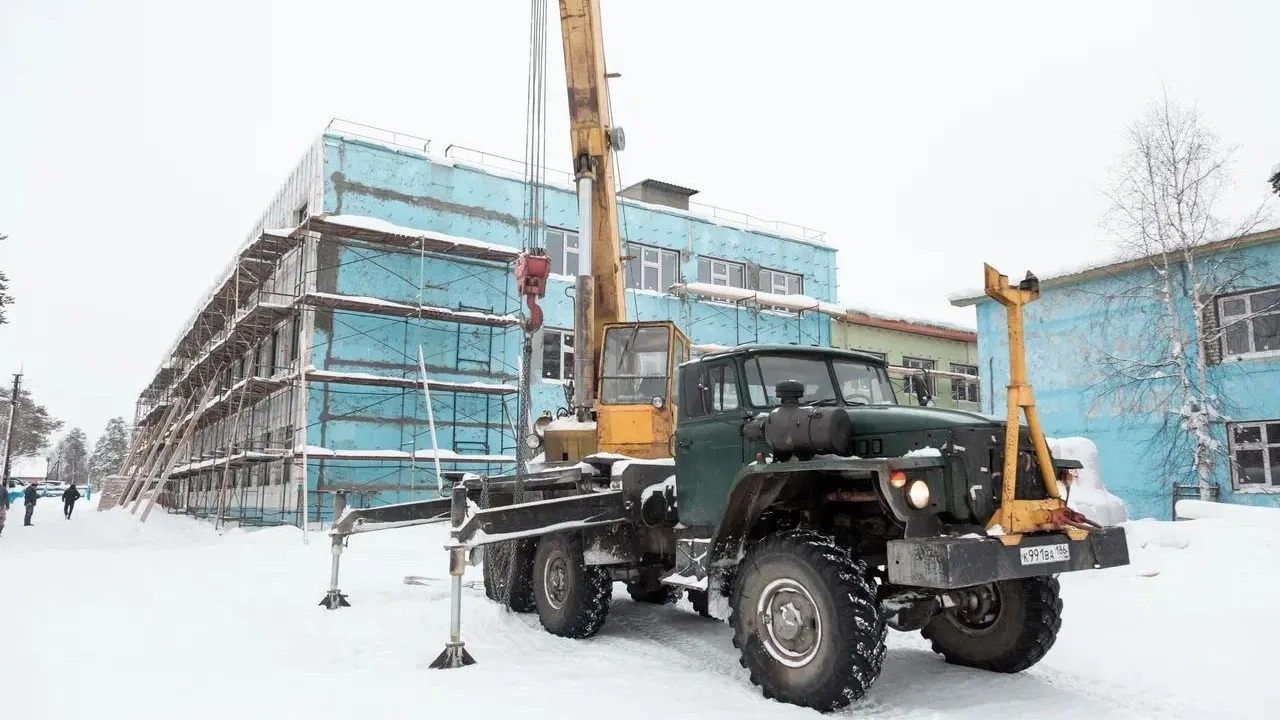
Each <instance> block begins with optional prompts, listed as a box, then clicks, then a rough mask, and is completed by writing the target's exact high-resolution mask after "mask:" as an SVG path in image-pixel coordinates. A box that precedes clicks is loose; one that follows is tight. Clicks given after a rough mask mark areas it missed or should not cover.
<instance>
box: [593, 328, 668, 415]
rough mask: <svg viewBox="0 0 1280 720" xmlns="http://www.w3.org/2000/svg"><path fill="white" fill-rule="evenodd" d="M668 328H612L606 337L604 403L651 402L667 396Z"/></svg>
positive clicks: (602, 394) (602, 399)
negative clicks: (656, 398)
mask: <svg viewBox="0 0 1280 720" xmlns="http://www.w3.org/2000/svg"><path fill="white" fill-rule="evenodd" d="M667 340H668V336H667V328H665V327H632V328H628V327H615V328H609V330H608V332H607V333H605V339H604V358H603V367H602V369H601V370H602V372H601V377H602V380H603V381H602V382H601V383H600V402H602V403H607V404H610V405H628V404H636V403H650V402H653V399H654V398H655V397H660V398H663V399H664V400H665V399H666V397H667Z"/></svg>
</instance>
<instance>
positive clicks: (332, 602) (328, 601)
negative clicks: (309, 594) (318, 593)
mask: <svg viewBox="0 0 1280 720" xmlns="http://www.w3.org/2000/svg"><path fill="white" fill-rule="evenodd" d="M320 606H321V607H326V608H329V609H330V610H337V609H338V608H344V607H351V603H349V602H347V596H346V595H344V594H342V593H340V592H338V591H337V590H330V591H329V592H327V593H325V595H324V598H322V599H321V600H320Z"/></svg>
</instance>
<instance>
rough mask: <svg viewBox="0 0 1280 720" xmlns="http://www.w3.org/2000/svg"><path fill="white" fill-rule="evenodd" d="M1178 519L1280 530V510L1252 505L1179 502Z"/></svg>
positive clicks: (1198, 501)
mask: <svg viewBox="0 0 1280 720" xmlns="http://www.w3.org/2000/svg"><path fill="white" fill-rule="evenodd" d="M1174 512H1176V513H1177V516H1178V518H1180V519H1184V520H1207V519H1210V518H1217V519H1221V520H1227V521H1229V522H1230V523H1231V524H1232V525H1240V526H1246V527H1261V528H1274V529H1277V530H1280V508H1273V507H1256V506H1252V505H1228V504H1226V503H1217V502H1205V501H1203V500H1179V501H1178V504H1177V505H1176V506H1175V507H1174Z"/></svg>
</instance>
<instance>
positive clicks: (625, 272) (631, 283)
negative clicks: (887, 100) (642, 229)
mask: <svg viewBox="0 0 1280 720" xmlns="http://www.w3.org/2000/svg"><path fill="white" fill-rule="evenodd" d="M646 250H649V251H651V252H654V253H657V255H658V259H657V260H656V261H650V260H645V257H644V253H645V251H646ZM627 254H628V255H630V256H632V257H633V258H635V260H636V261H638V262H639V263H640V277H632V276H631V262H632V261H631V259H628V260H627V261H626V262H625V264H624V265H623V266H622V277H623V282H624V284H625V286H626V288H627V289H628V290H644V291H646V292H655V291H656V292H660V293H665V292H666V291H667V288H669V287H671V286H672V285H675V284H676V283H678V282H680V277H679V275H680V252H679V251H678V250H670V249H668V248H664V247H658V246H657V245H645V244H643V243H636V242H631V241H627ZM666 259H671V260H674V262H673V263H672V265H673V266H674V267H675V272H676V276H675V277H663V276H662V268H663V266H664V265H665V264H666V263H665V262H663V261H664V260H666ZM646 268H648V269H652V270H653V271H654V272H656V273H658V287H657V288H645V286H644V271H645V269H646Z"/></svg>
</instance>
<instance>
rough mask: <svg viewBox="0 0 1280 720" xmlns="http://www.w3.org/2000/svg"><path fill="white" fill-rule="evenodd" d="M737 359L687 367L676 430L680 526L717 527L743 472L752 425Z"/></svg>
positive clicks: (677, 494)
mask: <svg viewBox="0 0 1280 720" xmlns="http://www.w3.org/2000/svg"><path fill="white" fill-rule="evenodd" d="M739 380H740V378H739V372H738V366H737V363H736V362H735V360H734V359H733V358H726V359H724V360H719V361H716V360H711V361H707V362H705V363H699V364H697V365H689V366H686V367H685V372H683V373H681V376H680V382H681V388H680V390H681V392H680V395H681V400H680V411H681V412H680V422H679V423H677V425H676V498H677V500H678V502H679V513H680V522H681V523H683V524H685V525H686V526H689V527H706V528H708V529H709V528H711V527H714V526H715V524H716V523H717V522H718V521H719V519H720V516H721V514H723V511H724V506H725V502H726V500H727V498H728V496H729V490H730V488H731V486H732V485H733V478H734V476H735V475H736V474H737V473H738V471H739V470H741V469H742V464H743V459H742V458H743V452H744V446H743V442H744V438H743V437H742V428H743V426H744V425H745V424H746V421H747V411H746V409H745V408H744V407H743V403H742V397H743V395H742V392H741V383H740V381H739Z"/></svg>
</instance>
